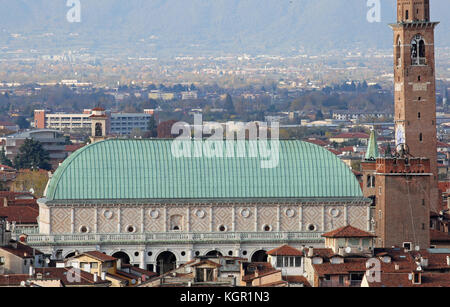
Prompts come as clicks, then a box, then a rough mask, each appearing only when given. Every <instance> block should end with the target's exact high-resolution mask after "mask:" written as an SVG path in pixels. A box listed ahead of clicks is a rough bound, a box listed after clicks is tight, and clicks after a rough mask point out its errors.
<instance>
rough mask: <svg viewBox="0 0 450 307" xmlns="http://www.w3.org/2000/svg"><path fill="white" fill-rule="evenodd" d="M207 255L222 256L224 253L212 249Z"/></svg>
mask: <svg viewBox="0 0 450 307" xmlns="http://www.w3.org/2000/svg"><path fill="white" fill-rule="evenodd" d="M205 256H206V257H222V253H221V252H219V251H210V252H207V253H206V255H205Z"/></svg>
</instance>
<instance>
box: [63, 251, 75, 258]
mask: <svg viewBox="0 0 450 307" xmlns="http://www.w3.org/2000/svg"><path fill="white" fill-rule="evenodd" d="M75 255H76V253H75V252H72V253H68V254H67V255H66V257H64V259H69V258H72V257H74V256H75Z"/></svg>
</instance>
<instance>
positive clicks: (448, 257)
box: [447, 256, 450, 266]
mask: <svg viewBox="0 0 450 307" xmlns="http://www.w3.org/2000/svg"><path fill="white" fill-rule="evenodd" d="M447 265H448V266H450V256H447Z"/></svg>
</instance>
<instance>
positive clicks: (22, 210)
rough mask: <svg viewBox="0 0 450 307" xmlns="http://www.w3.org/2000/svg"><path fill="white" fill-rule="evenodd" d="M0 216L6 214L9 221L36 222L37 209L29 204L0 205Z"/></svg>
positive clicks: (19, 222) (20, 222)
mask: <svg viewBox="0 0 450 307" xmlns="http://www.w3.org/2000/svg"><path fill="white" fill-rule="evenodd" d="M0 216H6V217H8V218H7V220H8V221H9V222H16V223H17V224H37V223H38V222H37V218H38V216H39V210H38V209H37V208H34V207H29V206H11V207H0Z"/></svg>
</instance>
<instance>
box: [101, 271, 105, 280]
mask: <svg viewBox="0 0 450 307" xmlns="http://www.w3.org/2000/svg"><path fill="white" fill-rule="evenodd" d="M102 280H106V272H102Z"/></svg>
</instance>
